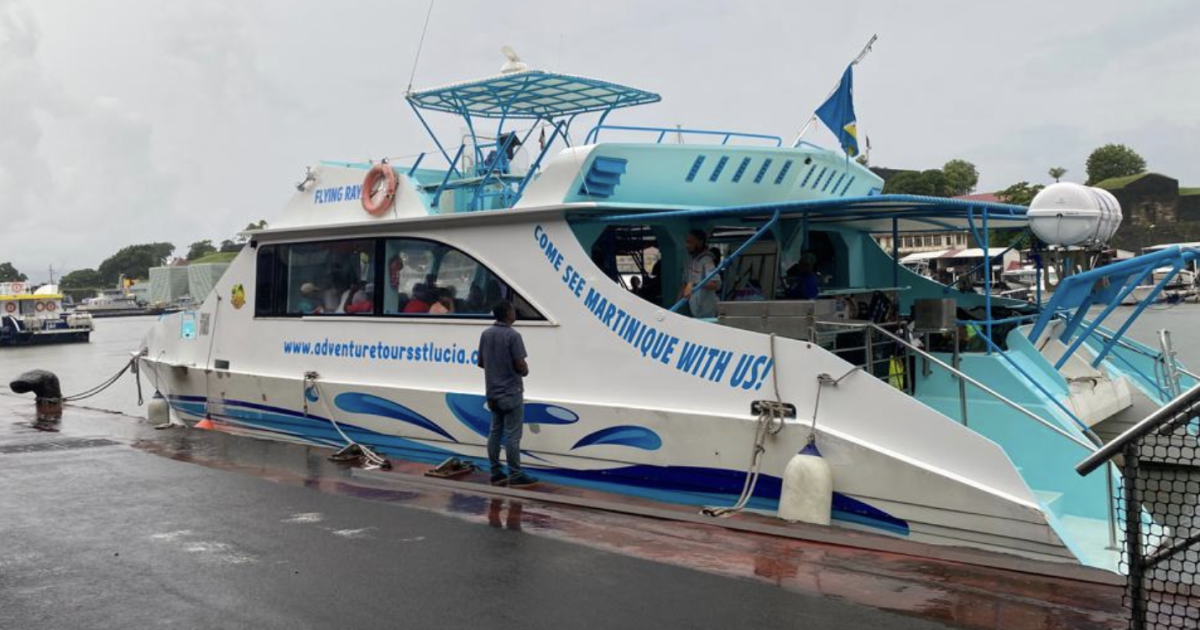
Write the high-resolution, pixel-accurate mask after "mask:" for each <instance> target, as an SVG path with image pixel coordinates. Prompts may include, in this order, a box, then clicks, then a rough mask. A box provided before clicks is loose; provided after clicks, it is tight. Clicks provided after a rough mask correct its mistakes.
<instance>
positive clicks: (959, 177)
mask: <svg viewBox="0 0 1200 630" xmlns="http://www.w3.org/2000/svg"><path fill="white" fill-rule="evenodd" d="M942 173H944V174H945V176H946V195H947V196H950V197H957V196H959V195H969V194H971V193H972V192H973V191H974V190H975V186H976V185H978V184H979V170H978V169H976V168H975V165H974V164H972V163H970V162H968V161H966V160H958V159H955V160H950V161H949V162H946V164H945V166H943V167H942Z"/></svg>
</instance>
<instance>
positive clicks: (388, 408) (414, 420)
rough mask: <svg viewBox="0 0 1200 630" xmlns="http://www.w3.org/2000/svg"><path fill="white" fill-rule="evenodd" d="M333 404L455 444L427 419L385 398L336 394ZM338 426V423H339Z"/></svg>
mask: <svg viewBox="0 0 1200 630" xmlns="http://www.w3.org/2000/svg"><path fill="white" fill-rule="evenodd" d="M333 404H334V405H337V407H338V409H341V410H342V411H348V412H350V413H362V414H367V415H372V416H382V417H384V418H391V419H393V420H399V421H401V422H407V423H409V424H412V425H415V426H418V427H421V428H422V429H425V430H427V431H433V432H434V433H436V434H438V435H440V436H442V437H444V438H446V439H447V440H450V441H451V442H457V441H458V440H456V439H454V436H452V435H450V434H449V433H447V432H446V430H445V429H443V428H442V427H439V426H438V425H437V424H436V423H434V422H433V421H432V420H430V419H429V418H426V417H425V416H422V415H421V414H419V413H417V412H415V411H413V410H412V409H409V408H408V407H405V406H404V405H401V404H400V403H396V402H392V401H390V400H388V399H386V398H380V397H379V396H374V395H371V394H363V393H359V392H346V393H344V394H338V395H337V398H334V399H333ZM339 424H340V423H339Z"/></svg>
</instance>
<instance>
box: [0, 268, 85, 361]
mask: <svg viewBox="0 0 1200 630" xmlns="http://www.w3.org/2000/svg"><path fill="white" fill-rule="evenodd" d="M92 329H93V324H92V318H91V316H89V315H87V314H86V313H74V312H68V311H67V310H66V309H64V308H63V296H62V295H61V294H60V293H59V292H58V287H57V286H54V285H46V286H43V287H39V288H38V289H37V290H36V291H30V290H29V285H27V284H26V283H24V282H2V283H0V347H3V346H31V345H40V344H52V343H72V342H86V341H88V340H89V339H90V337H91V334H92Z"/></svg>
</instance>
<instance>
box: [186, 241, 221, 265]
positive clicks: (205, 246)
mask: <svg viewBox="0 0 1200 630" xmlns="http://www.w3.org/2000/svg"><path fill="white" fill-rule="evenodd" d="M216 251H217V248H216V247H213V244H212V241H210V240H208V239H204V240H203V241H196V242H195V243H192V244H191V245H188V252H187V259H188V260H189V261H192V260H199V259H201V258H204V257H205V256H207V255H209V254H212V253H215V252H216Z"/></svg>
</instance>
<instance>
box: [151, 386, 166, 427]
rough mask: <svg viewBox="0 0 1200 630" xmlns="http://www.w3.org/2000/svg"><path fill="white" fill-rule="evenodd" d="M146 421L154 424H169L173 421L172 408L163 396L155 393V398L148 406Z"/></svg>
mask: <svg viewBox="0 0 1200 630" xmlns="http://www.w3.org/2000/svg"><path fill="white" fill-rule="evenodd" d="M146 419H147V420H149V421H150V422H153V423H154V424H167V423H169V422H170V421H171V407H170V406H169V405H167V399H166V398H163V395H162V394H160V393H158V392H154V398H151V399H150V403H149V404H147V405H146Z"/></svg>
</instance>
